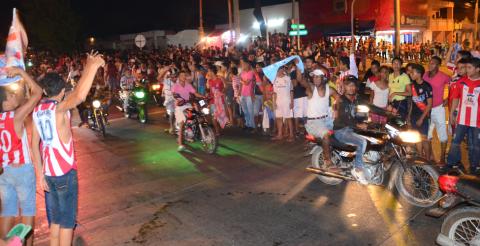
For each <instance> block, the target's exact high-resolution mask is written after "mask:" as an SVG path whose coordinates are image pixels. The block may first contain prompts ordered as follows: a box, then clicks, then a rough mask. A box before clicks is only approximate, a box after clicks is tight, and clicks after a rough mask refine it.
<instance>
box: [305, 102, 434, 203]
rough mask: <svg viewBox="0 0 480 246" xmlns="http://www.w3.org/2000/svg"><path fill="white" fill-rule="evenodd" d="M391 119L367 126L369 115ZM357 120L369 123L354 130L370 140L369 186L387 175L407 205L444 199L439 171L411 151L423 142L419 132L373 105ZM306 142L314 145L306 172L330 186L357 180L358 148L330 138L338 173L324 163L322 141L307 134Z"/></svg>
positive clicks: (367, 156)
mask: <svg viewBox="0 0 480 246" xmlns="http://www.w3.org/2000/svg"><path fill="white" fill-rule="evenodd" d="M371 110H372V111H375V113H376V114H380V115H384V116H387V117H388V122H387V123H386V124H384V125H379V124H372V123H368V113H369V112H370V111H371ZM356 111H357V112H356V116H357V119H360V120H361V121H363V122H367V123H368V124H369V127H368V129H367V130H361V129H354V132H355V133H357V134H358V135H359V136H361V137H362V138H364V139H365V140H366V141H367V147H366V150H365V153H364V155H363V162H364V164H365V167H364V168H365V169H366V171H368V173H370V174H371V175H370V176H371V177H370V180H369V183H370V184H375V185H381V184H382V183H383V181H384V177H385V176H386V175H385V174H386V173H387V172H389V171H390V169H391V167H394V169H392V171H390V173H392V174H393V175H391V177H392V178H394V179H395V187H396V188H397V190H398V192H399V194H400V195H401V197H402V198H404V199H405V200H406V201H407V202H408V203H410V204H413V205H415V206H419V207H429V206H432V205H433V204H435V202H436V201H437V200H438V198H439V197H440V196H441V192H440V190H439V188H438V185H437V179H438V176H439V175H438V172H437V171H436V170H435V169H434V168H433V167H432V166H431V165H430V164H429V163H428V162H427V161H426V160H423V159H421V158H418V157H415V156H414V155H412V154H411V152H410V151H409V145H412V144H415V143H418V142H420V141H421V137H420V134H419V133H418V132H417V131H411V130H406V129H405V126H406V124H405V122H404V121H402V120H401V119H400V118H398V116H394V115H392V114H391V113H388V112H386V111H385V110H383V109H381V108H377V107H375V106H373V105H369V106H366V105H359V106H357V110H356ZM307 140H308V141H310V142H312V143H315V147H314V148H313V149H312V150H311V151H310V154H311V156H312V159H311V166H309V167H307V171H309V172H312V173H314V174H317V177H318V179H319V180H320V181H321V182H323V183H325V184H328V185H338V184H340V183H342V182H343V181H344V180H346V181H356V179H355V177H354V176H353V175H352V174H351V171H352V169H353V168H354V161H355V156H356V153H355V150H356V147H355V146H352V145H348V144H345V143H342V142H340V141H338V140H337V139H336V138H335V137H334V134H331V135H330V157H331V160H332V164H333V166H334V167H335V168H336V169H338V170H337V171H330V170H329V168H328V167H327V166H326V165H325V163H324V162H323V160H324V159H323V148H322V140H321V139H316V138H315V137H313V136H312V135H307Z"/></svg>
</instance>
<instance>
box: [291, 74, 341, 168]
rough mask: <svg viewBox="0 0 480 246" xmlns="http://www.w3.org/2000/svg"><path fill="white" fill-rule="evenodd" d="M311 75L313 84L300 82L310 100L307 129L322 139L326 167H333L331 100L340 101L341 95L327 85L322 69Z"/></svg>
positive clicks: (304, 81) (308, 102) (308, 103)
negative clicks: (331, 157) (331, 151)
mask: <svg viewBox="0 0 480 246" xmlns="http://www.w3.org/2000/svg"><path fill="white" fill-rule="evenodd" d="M297 70H298V69H297ZM297 73H298V71H297ZM309 75H310V77H311V80H312V82H313V84H310V83H308V82H307V81H306V80H305V79H303V80H300V83H301V84H302V86H303V87H305V88H306V93H307V98H308V99H307V100H308V101H307V124H306V125H305V129H306V130H307V132H308V133H309V134H311V135H313V136H314V137H316V138H322V148H323V150H324V151H323V153H324V154H323V157H324V163H325V164H326V165H325V166H327V167H331V166H332V161H331V159H330V134H329V132H330V131H331V130H332V129H333V110H332V105H331V101H330V98H331V97H333V98H335V99H336V100H338V98H339V94H338V93H337V91H336V90H335V89H333V88H331V87H330V86H329V85H328V84H327V82H328V79H327V78H326V76H325V73H324V72H323V71H322V70H321V69H315V70H313V71H312V72H311V73H310V74H309Z"/></svg>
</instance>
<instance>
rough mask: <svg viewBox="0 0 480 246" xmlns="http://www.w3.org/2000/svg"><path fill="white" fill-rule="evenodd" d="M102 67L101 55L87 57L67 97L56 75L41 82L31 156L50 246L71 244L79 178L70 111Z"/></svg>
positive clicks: (34, 114) (83, 95)
mask: <svg viewBox="0 0 480 246" xmlns="http://www.w3.org/2000/svg"><path fill="white" fill-rule="evenodd" d="M104 65H105V61H104V60H103V58H102V56H101V55H98V54H97V53H90V54H88V55H87V62H86V65H85V70H84V72H83V75H82V77H81V78H80V81H79V82H78V84H77V87H76V88H75V90H73V92H72V93H70V94H69V95H67V96H66V95H65V89H66V87H67V83H66V82H65V81H64V80H63V79H62V77H60V75H58V74H57V73H47V74H46V75H45V77H44V78H43V79H42V80H41V82H40V83H41V84H42V86H43V92H44V94H45V97H46V98H45V99H44V100H42V101H41V102H40V104H39V105H38V106H37V107H36V108H35V110H34V112H33V120H34V125H35V130H33V133H32V153H33V160H34V163H35V165H36V166H37V173H38V177H39V179H40V185H41V186H42V188H43V189H44V190H45V191H46V194H45V200H46V204H47V206H46V209H47V213H48V214H49V215H50V219H51V225H50V245H65V246H67V245H71V244H72V238H73V229H74V228H75V225H76V218H77V206H78V177H77V161H76V158H75V150H74V146H73V136H72V129H71V125H70V118H71V114H70V110H71V109H74V108H75V107H76V106H77V105H78V104H80V103H82V102H83V101H84V100H85V99H86V97H87V94H88V92H89V91H90V88H91V86H92V83H93V79H94V77H95V74H96V73H97V70H98V69H99V68H100V67H102V66H104ZM40 141H41V145H40Z"/></svg>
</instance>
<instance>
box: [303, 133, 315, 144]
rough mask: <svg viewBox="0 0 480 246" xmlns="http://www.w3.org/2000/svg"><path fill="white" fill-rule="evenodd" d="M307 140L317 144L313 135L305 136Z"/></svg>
mask: <svg viewBox="0 0 480 246" xmlns="http://www.w3.org/2000/svg"><path fill="white" fill-rule="evenodd" d="M305 139H306V140H307V141H310V142H312V143H315V142H316V139H315V137H314V136H313V135H312V134H307V136H305Z"/></svg>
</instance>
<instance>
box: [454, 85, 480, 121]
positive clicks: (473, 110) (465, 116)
mask: <svg viewBox="0 0 480 246" xmlns="http://www.w3.org/2000/svg"><path fill="white" fill-rule="evenodd" d="M453 98H454V99H459V105H458V115H457V123H458V124H459V125H464V126H470V127H480V106H479V104H480V80H471V79H469V78H467V77H464V78H461V79H460V80H459V81H458V82H457V84H456V87H455V91H454V92H453Z"/></svg>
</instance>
